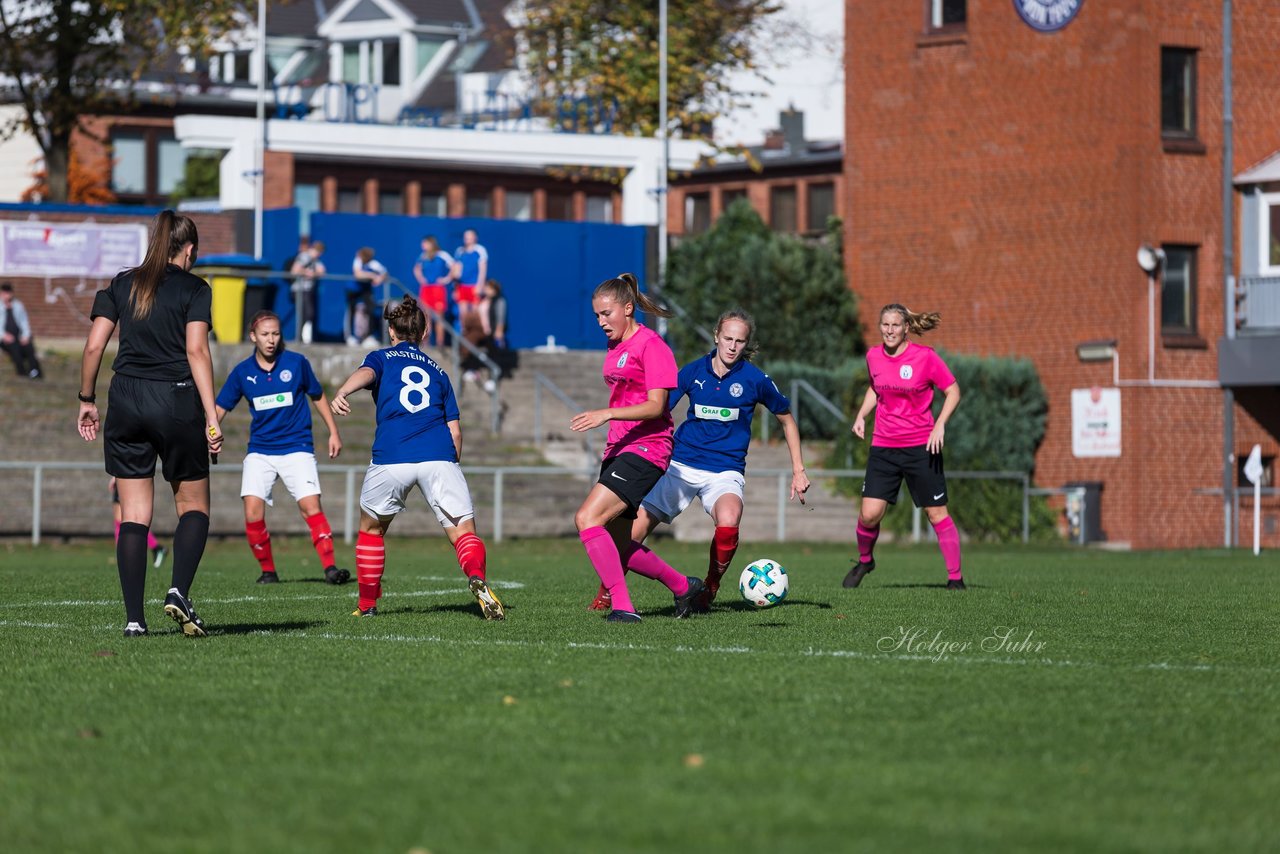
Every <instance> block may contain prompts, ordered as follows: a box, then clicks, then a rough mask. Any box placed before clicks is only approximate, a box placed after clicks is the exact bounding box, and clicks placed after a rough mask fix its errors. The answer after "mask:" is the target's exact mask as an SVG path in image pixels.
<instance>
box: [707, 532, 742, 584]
mask: <svg viewBox="0 0 1280 854" xmlns="http://www.w3.org/2000/svg"><path fill="white" fill-rule="evenodd" d="M737 552H738V529H737V528H730V527H722V526H720V525H716V533H715V536H714V537H713V538H712V539H711V565H710V566H709V567H708V568H707V578H709V579H711V581H713V582H715V583H716V584H719V583H720V579H721V578H722V577H723V576H724V574H725V573H726V572H728V571H729V564H730V563H732V562H733V556H734V555H735V554H737Z"/></svg>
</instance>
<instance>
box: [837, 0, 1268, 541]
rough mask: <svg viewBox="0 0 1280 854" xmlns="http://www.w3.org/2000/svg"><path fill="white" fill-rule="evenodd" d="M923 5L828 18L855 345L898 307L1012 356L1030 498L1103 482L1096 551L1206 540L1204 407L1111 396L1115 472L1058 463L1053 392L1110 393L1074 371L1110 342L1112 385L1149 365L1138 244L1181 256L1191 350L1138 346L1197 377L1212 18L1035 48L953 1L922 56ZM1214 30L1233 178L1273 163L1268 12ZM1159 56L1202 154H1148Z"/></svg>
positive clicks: (1211, 229)
mask: <svg viewBox="0 0 1280 854" xmlns="http://www.w3.org/2000/svg"><path fill="white" fill-rule="evenodd" d="M922 6H923V4H919V3H904V2H900V0H848V2H846V18H845V20H846V80H847V97H846V105H847V123H846V161H845V177H846V185H845V186H846V188H847V197H846V198H845V199H844V200H843V201H844V207H845V210H844V213H845V217H846V219H845V223H846V226H845V227H846V232H845V237H846V252H845V255H846V258H847V264H848V270H849V276H850V280H851V284H852V287H853V288H854V290H855V291H857V292H858V294H859V295H860V297H861V300H862V302H861V305H862V306H863V307H864V309H863V311H864V314H865V315H866V316H865V317H864V322H865V324H866V328H867V329H868V331H869V332H870V333H872V334H874V332H875V328H876V327H875V322H874V321H875V318H874V316H873V312H875V311H876V310H877V308H878V307H879V306H881V305H883V304H885V303H887V302H893V301H896V302H902V303H904V304H906V305H907V306H908V307H911V308H912V309H914V310H932V311H940V312H941V313H942V316H943V325H942V326H941V327H940V328H939V329H937V330H936V331H934V332H933V333H930V335H929V337H928V339H927V341H928V343H929V344H932V345H936V346H941V347H944V348H948V349H952V350H955V351H961V352H969V353H978V354H989V355H1016V356H1025V357H1029V358H1031V359H1033V360H1034V362H1035V364H1036V366H1037V368H1038V369H1039V371H1040V375H1041V377H1042V379H1043V381H1044V383H1045V386H1046V389H1047V391H1048V394H1049V405H1050V420H1049V425H1048V431H1047V434H1046V436H1045V440H1044V443H1043V445H1042V447H1041V448H1040V451H1039V453H1038V455H1037V471H1036V481H1037V482H1038V484H1040V485H1046V486H1060V485H1062V484H1064V483H1066V482H1067V481H1074V480H1101V481H1103V482H1104V483H1105V488H1104V492H1103V528H1104V530H1106V532H1107V534H1108V535H1109V538H1110V539H1112V540H1114V541H1123V542H1129V543H1132V544H1133V545H1134V546H1135V547H1185V546H1209V545H1214V544H1220V543H1221V542H1222V538H1223V534H1222V506H1221V499H1220V498H1218V497H1213V496H1208V495H1204V494H1202V493H1201V492H1199V491H1198V490H1203V489H1206V488H1214V487H1220V486H1221V483H1222V474H1221V469H1222V462H1221V461H1222V392H1221V391H1220V390H1217V389H1173V388H1129V387H1126V388H1123V390H1122V409H1123V414H1124V429H1123V455H1122V456H1121V457H1120V458H1119V459H1076V458H1074V457H1073V456H1072V454H1071V390H1072V389H1073V388H1087V387H1089V386H1093V385H1102V386H1110V385H1111V384H1112V382H1111V380H1112V377H1111V366H1110V365H1109V364H1096V363H1094V364H1082V363H1080V362H1079V361H1078V359H1077V358H1076V354H1075V347H1076V345H1077V344H1078V343H1080V342H1082V341H1087V340H1091V339H1103V338H1114V339H1116V340H1117V341H1118V342H1119V352H1120V376H1121V378H1122V379H1125V380H1127V379H1141V378H1145V377H1147V376H1148V372H1149V371H1150V370H1151V369H1152V367H1151V365H1149V360H1148V357H1147V349H1148V348H1147V341H1148V333H1147V324H1148V316H1149V315H1148V307H1147V305H1148V303H1147V281H1146V277H1145V275H1144V274H1143V273H1142V271H1141V270H1140V269H1139V268H1138V266H1137V264H1136V262H1135V260H1134V255H1135V252H1136V250H1137V249H1138V247H1139V246H1140V245H1141V244H1143V243H1153V244H1157V245H1158V244H1160V243H1180V242H1187V243H1194V244H1198V245H1199V247H1200V250H1199V275H1198V285H1199V290H1198V297H1199V311H1198V318H1197V320H1198V323H1197V327H1198V329H1197V331H1198V333H1199V338H1200V339H1201V342H1200V343H1199V345H1198V346H1196V347H1193V348H1174V347H1166V346H1165V342H1164V341H1162V340H1160V338H1159V332H1158V329H1157V340H1156V357H1155V364H1154V375H1155V376H1156V377H1158V378H1161V379H1205V380H1215V379H1216V377H1217V354H1216V342H1217V339H1218V337H1219V336H1220V335H1221V334H1222V329H1223V310H1222V286H1221V282H1222V267H1221V264H1222V252H1221V235H1222V225H1221V222H1222V218H1221V183H1220V182H1221V154H1222V145H1221V144H1222V134H1221V127H1222V104H1221V92H1222V77H1221V63H1222V58H1221V44H1222V43H1221V4H1220V3H1219V2H1218V0H1188V2H1183V3H1178V4H1165V3H1158V2H1152V1H1151V0H1146V2H1142V1H1141V0H1130V2H1122V0H1091V2H1086V3H1085V4H1084V5H1083V7H1082V8H1081V11H1080V13H1079V15H1078V17H1077V18H1076V19H1075V20H1074V21H1073V22H1072V23H1070V24H1069V25H1068V26H1067V27H1066V28H1065V29H1064V30H1062V31H1060V32H1058V33H1055V34H1052V35H1044V34H1040V33H1037V32H1036V31H1034V30H1033V29H1031V28H1030V27H1028V26H1027V25H1026V24H1024V23H1023V22H1022V21H1021V19H1020V18H1019V17H1018V15H1017V13H1016V12H1015V10H1014V9H1013V7H1012V4H1010V3H1009V2H1007V0H970V2H969V5H968V9H969V21H968V25H967V32H966V34H965V36H964V37H963V38H962V39H960V40H958V41H951V42H949V43H945V44H943V43H938V42H936V41H930V40H928V39H922V38H921V36H920V34H921V33H922V31H923V20H924V19H923V9H922ZM1234 29H1235V32H1236V34H1237V37H1238V38H1237V41H1236V43H1235V56H1236V62H1235V66H1234V68H1235V71H1234V85H1235V88H1236V101H1235V107H1234V115H1235V121H1236V128H1237V134H1236V136H1237V138H1236V141H1235V144H1236V154H1235V157H1236V164H1237V171H1239V170H1240V169H1241V168H1243V166H1244V165H1247V164H1248V163H1251V162H1254V161H1256V160H1260V159H1262V158H1263V157H1265V156H1266V155H1267V154H1269V153H1271V152H1272V151H1274V150H1275V149H1277V148H1280V93H1278V92H1277V88H1280V87H1277V85H1276V84H1277V75H1276V71H1275V69H1276V64H1275V58H1274V57H1275V53H1274V46H1275V44H1276V43H1277V41H1278V40H1280V4H1268V3H1264V2H1262V0H1254V2H1243V3H1237V4H1236V16H1235V20H1234ZM1162 44H1167V45H1177V46H1186V47H1194V48H1197V49H1198V50H1199V55H1198V60H1197V64H1198V73H1199V81H1198V82H1199V87H1198V92H1199V97H1198V118H1199V121H1198V127H1199V138H1200V140H1201V141H1202V142H1203V143H1204V149H1205V150H1204V152H1203V153H1200V154H1191V153H1169V152H1166V151H1165V150H1164V147H1163V145H1162V142H1161V137H1160V106H1159V94H1160V93H1159V79H1160V47H1161V45H1162ZM961 405H963V404H961ZM1273 429H1274V426H1273ZM1255 441H1262V442H1263V443H1264V449H1265V448H1266V447H1267V446H1268V444H1269V446H1270V447H1271V448H1272V449H1274V448H1275V447H1276V441H1277V439H1276V435H1275V434H1274V433H1268V432H1267V431H1266V430H1265V429H1263V427H1262V426H1261V425H1260V424H1259V423H1258V422H1257V421H1255V420H1254V419H1253V418H1251V417H1249V416H1248V415H1247V413H1245V412H1244V411H1243V410H1241V409H1240V408H1239V407H1237V424H1236V450H1237V451H1238V452H1244V453H1247V451H1248V449H1249V447H1251V446H1252V444H1253V442H1255ZM1272 505H1273V506H1272V507H1271V512H1272V513H1275V512H1276V508H1275V506H1274V505H1275V502H1272ZM1245 530H1246V531H1247V528H1246V529H1245ZM1246 535H1247V534H1246ZM1270 542H1271V544H1272V545H1280V536H1272V537H1271V538H1270Z"/></svg>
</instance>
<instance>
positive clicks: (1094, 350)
mask: <svg viewBox="0 0 1280 854" xmlns="http://www.w3.org/2000/svg"><path fill="white" fill-rule="evenodd" d="M1115 354H1116V339H1114V338H1107V339H1102V340H1098V341H1082V342H1081V343H1079V344H1077V345H1076V358H1077V359H1079V360H1080V361H1082V362H1107V361H1110V360H1111V359H1112V358H1113V357H1114V356H1115Z"/></svg>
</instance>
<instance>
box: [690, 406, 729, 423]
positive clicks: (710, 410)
mask: <svg viewBox="0 0 1280 854" xmlns="http://www.w3.org/2000/svg"><path fill="white" fill-rule="evenodd" d="M738 412H739V410H738V409H736V408H730V407H727V406H703V405H701V404H699V405H697V406H695V407H694V408H693V417H694V418H702V419H705V420H707V421H737V420H738Z"/></svg>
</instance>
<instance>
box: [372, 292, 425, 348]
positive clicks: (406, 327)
mask: <svg viewBox="0 0 1280 854" xmlns="http://www.w3.org/2000/svg"><path fill="white" fill-rule="evenodd" d="M382 319H383V320H385V321H386V322H387V325H388V326H390V327H391V331H392V332H394V333H395V334H396V337H397V338H399V339H400V340H401V341H408V342H409V343H410V344H417V343H419V342H420V341H422V336H423V335H424V334H425V333H426V331H427V318H426V315H424V314H423V313H422V309H420V308H418V301H417V300H416V299H414V298H413V297H411V296H406V297H405V298H404V299H402V300H401V301H400V303H399V304H398V305H397V304H391V303H388V304H387V306H386V308H384V309H383V310H382Z"/></svg>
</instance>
